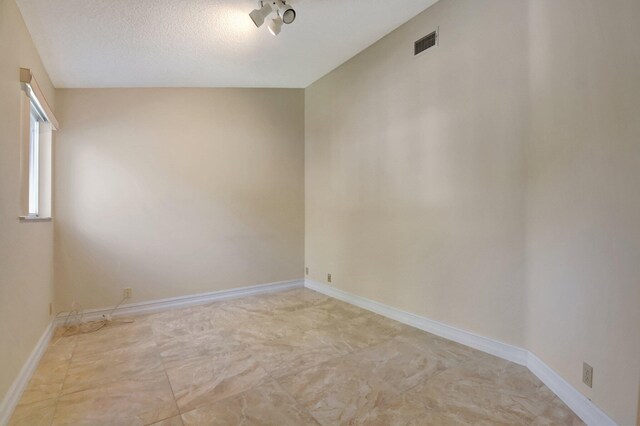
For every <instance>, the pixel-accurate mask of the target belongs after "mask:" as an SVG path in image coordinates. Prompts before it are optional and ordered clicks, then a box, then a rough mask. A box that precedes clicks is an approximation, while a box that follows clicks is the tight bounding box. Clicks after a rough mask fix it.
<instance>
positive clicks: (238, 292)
mask: <svg viewBox="0 0 640 426" xmlns="http://www.w3.org/2000/svg"><path fill="white" fill-rule="evenodd" d="M301 287H304V280H302V279H300V280H290V281H279V282H274V283H268V284H259V285H253V286H248V287H239V288H232V289H228V290H220V291H213V292H209V293H200V294H193V295H189V296H179V297H171V298H167V299H157V300H150V301H146V302H139V303H131V304H128V305H122V306H120V307H119V308H118V310H117V311H115V312H114V313H113V316H114V317H116V316H130V315H140V314H149V313H153V312H159V311H164V310H167V309H176V308H184V307H188V306H196V305H204V304H206V303H212V302H216V301H221V300H229V299H236V298H238V297H246V296H253V295H256V294H263V293H272V292H277V291H284V290H290V289H293V288H301ZM112 309H113V308H111V307H109V308H100V309H88V310H85V311H83V314H82V319H83V321H94V320H99V319H101V318H102V317H103V315H106V314H108V313H109V312H111V310H112ZM67 315H68V313H61V314H59V315H58V316H57V317H56V319H55V320H54V326H55V327H58V326H60V325H62V324H64V322H65V320H66V318H67Z"/></svg>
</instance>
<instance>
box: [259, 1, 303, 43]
mask: <svg viewBox="0 0 640 426" xmlns="http://www.w3.org/2000/svg"><path fill="white" fill-rule="evenodd" d="M258 4H259V7H258V8H257V9H254V10H252V11H251V13H249V16H250V17H251V20H252V21H253V23H254V24H256V27H260V26H261V25H262V24H264V21H265V19H266V18H267V17H268V16H269V15H271V13H272V12H273V11H275V12H276V17H275V18H273V19H272V20H271V21H270V22H269V24H268V25H267V27H268V28H269V32H270V33H271V34H273V35H274V36H275V35H278V34H280V31H281V30H282V24H290V23H292V22H293V21H295V19H296V11H295V10H294V9H293V8H292V7H291V6H290V5H288V4H287V3H286V2H285V1H284V0H268V1H264V0H262V1H260V2H259V3H258Z"/></svg>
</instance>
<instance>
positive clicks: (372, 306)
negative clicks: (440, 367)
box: [305, 280, 527, 365]
mask: <svg viewBox="0 0 640 426" xmlns="http://www.w3.org/2000/svg"><path fill="white" fill-rule="evenodd" d="M305 286H306V287H308V288H310V289H312V290H315V291H317V292H320V293H323V294H326V295H327V296H331V297H335V298H336V299H339V300H342V301H343V302H347V303H350V304H352V305H356V306H359V307H361V308H363V309H367V310H369V311H372V312H375V313H377V314H380V315H382V316H385V317H387V318H391V319H394V320H396V321H399V322H401V323H404V324H407V325H410V326H412V327H415V328H419V329H420V330H424V331H427V332H429V333H431V334H435V335H437V336H440V337H444V338H445V339H449V340H453V341H454V342H458V343H461V344H463V345H465V346H470V347H472V348H475V349H478V350H480V351H483V352H487V353H490V354H491V355H495V356H497V357H500V358H504V359H506V360H509V361H512V362H515V363H516V364H520V365H526V363H527V351H526V350H525V349H522V348H519V347H517V346H512V345H508V344H506V343H502V342H498V341H496V340H493V339H489V338H487V337H484V336H480V335H477V334H474V333H470V332H468V331H464V330H460V329H459V328H455V327H452V326H450V325H446V324H443V323H441V322H437V321H433V320H431V319H429V318H425V317H421V316H418V315H415V314H412V313H409V312H405V311H402V310H400V309H396V308H393V307H391V306H388V305H384V304H382V303H379V302H375V301H373V300H369V299H365V298H364V297H360V296H356V295H354V294H351V293H347V292H346V291H342V290H339V289H337V288H335V287H331V286H328V285H326V284H323V283H319V282H316V281H311V280H306V281H305Z"/></svg>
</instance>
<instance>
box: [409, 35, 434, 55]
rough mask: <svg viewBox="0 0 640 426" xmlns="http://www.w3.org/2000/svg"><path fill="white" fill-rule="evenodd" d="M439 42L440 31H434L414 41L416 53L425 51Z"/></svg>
mask: <svg viewBox="0 0 640 426" xmlns="http://www.w3.org/2000/svg"><path fill="white" fill-rule="evenodd" d="M437 42H438V32H437V31H434V32H432V33H431V34H429V35H427V36H424V37H422V38H421V39H420V40H418V41H416V42H415V43H414V53H413V54H414V55H417V54H418V53H421V52H424V51H425V50H427V49H428V48H430V47H433V46H435V45H436V43H437Z"/></svg>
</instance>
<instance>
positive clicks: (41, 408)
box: [9, 398, 57, 426]
mask: <svg viewBox="0 0 640 426" xmlns="http://www.w3.org/2000/svg"><path fill="white" fill-rule="evenodd" d="M56 403H57V400H56V399H55V398H53V399H46V400H44V401H37V402H32V403H28V404H26V403H22V402H21V403H20V405H18V406H17V407H16V409H15V411H14V412H13V415H12V416H11V419H10V420H9V426H49V425H50V424H51V421H52V420H53V414H54V412H55V409H56Z"/></svg>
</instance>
